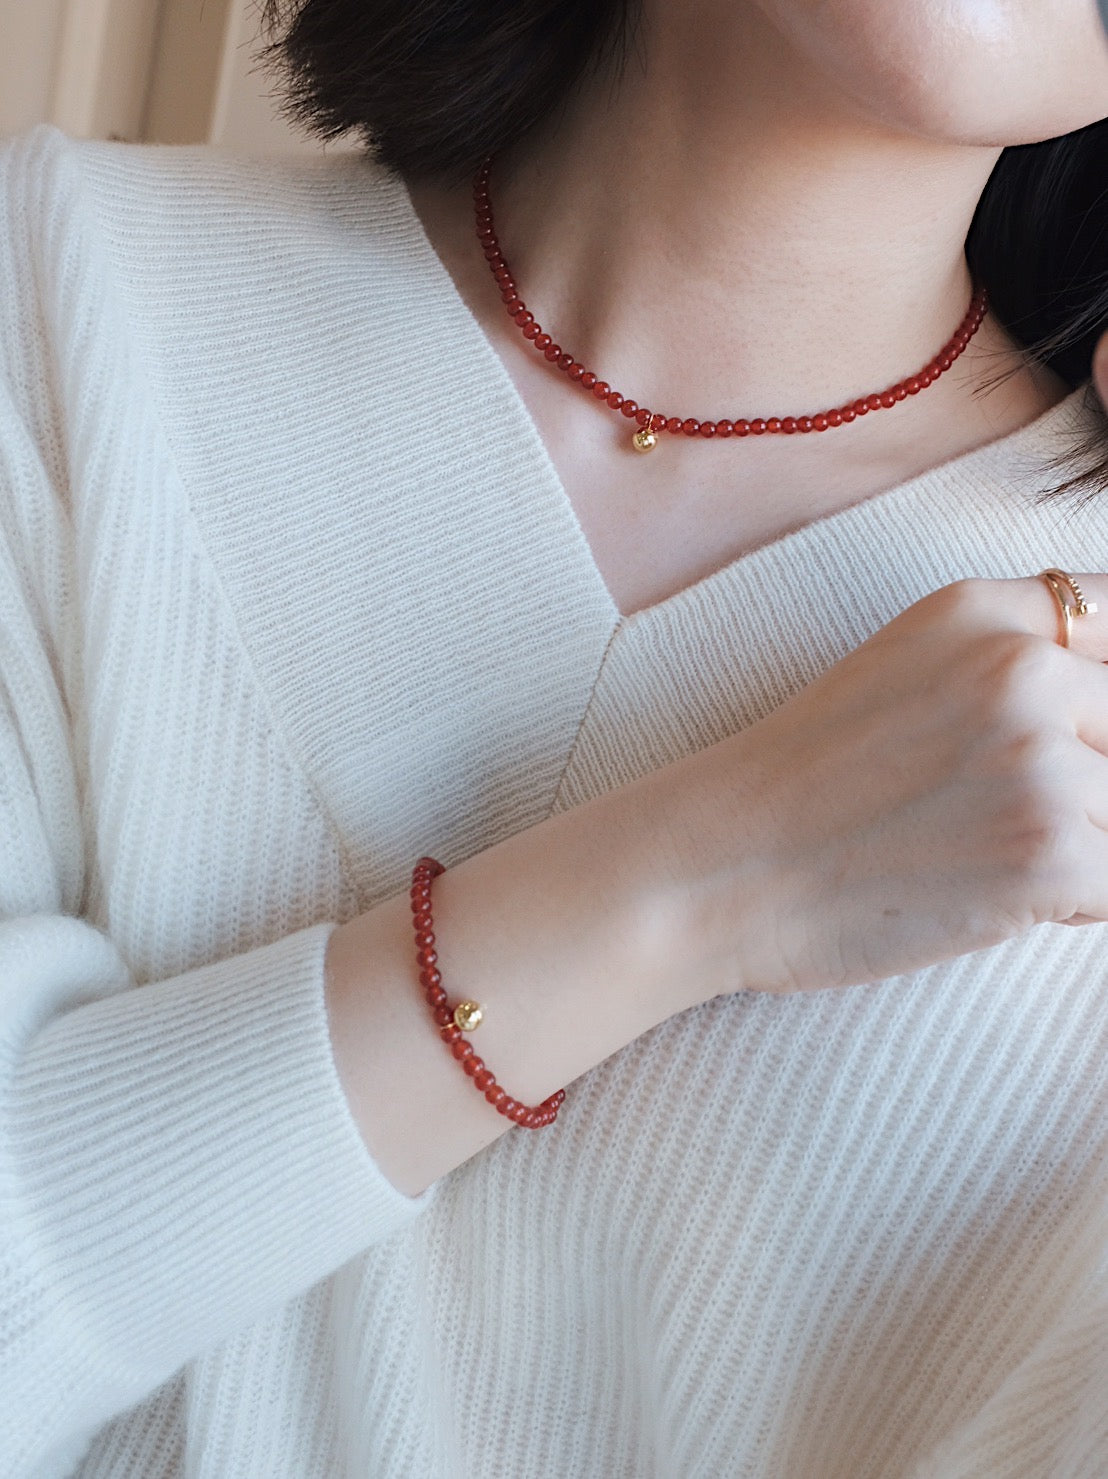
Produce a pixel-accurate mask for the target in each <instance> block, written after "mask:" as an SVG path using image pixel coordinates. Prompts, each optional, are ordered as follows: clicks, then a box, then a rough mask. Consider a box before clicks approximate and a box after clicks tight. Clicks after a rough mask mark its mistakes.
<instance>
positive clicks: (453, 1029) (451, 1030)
mask: <svg viewBox="0 0 1108 1479" xmlns="http://www.w3.org/2000/svg"><path fill="white" fill-rule="evenodd" d="M439 1036H440V1037H441V1038H442V1040H443V1042H458V1041H460V1039H461V1036H462V1029H461V1028H460V1027H459V1026H458V1024H457V1022H452V1023H451V1024H450V1026H449V1027H444V1028H443V1029H442V1031H441V1032H440V1033H439Z"/></svg>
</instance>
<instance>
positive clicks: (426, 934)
mask: <svg viewBox="0 0 1108 1479" xmlns="http://www.w3.org/2000/svg"><path fill="white" fill-rule="evenodd" d="M415 942H416V946H417V947H418V948H419V949H420V950H426V949H429V948H430V947H431V946H432V945H434V943H435V937H434V935H433V934H432V932H431V931H430V930H419V931H418V932H417V934H416V937H415ZM432 964H434V962H432Z"/></svg>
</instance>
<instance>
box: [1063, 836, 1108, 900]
mask: <svg viewBox="0 0 1108 1479" xmlns="http://www.w3.org/2000/svg"><path fill="white" fill-rule="evenodd" d="M1081 874H1082V876H1081V879H1080V880H1079V888H1080V896H1079V897H1078V898H1075V899H1074V900H1073V902H1074V903H1075V904H1076V905H1077V908H1076V909H1075V910H1074V911H1073V913H1072V914H1069V915H1067V917H1066V921H1065V922H1068V921H1070V920H1076V921H1079V922H1080V923H1082V924H1088V923H1092V922H1093V921H1100V922H1103V921H1108V832H1105V831H1103V830H1102V829H1101V828H1100V827H1094V826H1090V827H1088V828H1087V830H1086V831H1085V842H1084V862H1083V866H1082V870H1081ZM1060 922H1061V921H1060Z"/></svg>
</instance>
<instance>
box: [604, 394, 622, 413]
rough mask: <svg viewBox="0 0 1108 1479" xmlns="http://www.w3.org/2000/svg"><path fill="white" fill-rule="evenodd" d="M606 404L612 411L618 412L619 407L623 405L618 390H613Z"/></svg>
mask: <svg viewBox="0 0 1108 1479" xmlns="http://www.w3.org/2000/svg"><path fill="white" fill-rule="evenodd" d="M608 404H609V405H610V406H611V408H612V410H613V411H618V410H619V408H620V406H622V405H623V397H622V396H621V395H620V393H619V391H618V390H613V391H612V392H611V394H610V395H609V396H608Z"/></svg>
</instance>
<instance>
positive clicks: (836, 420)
mask: <svg viewBox="0 0 1108 1479" xmlns="http://www.w3.org/2000/svg"><path fill="white" fill-rule="evenodd" d="M827 424H828V426H841V425H842V424H843V413H842V412H841V411H828V413H827Z"/></svg>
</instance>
